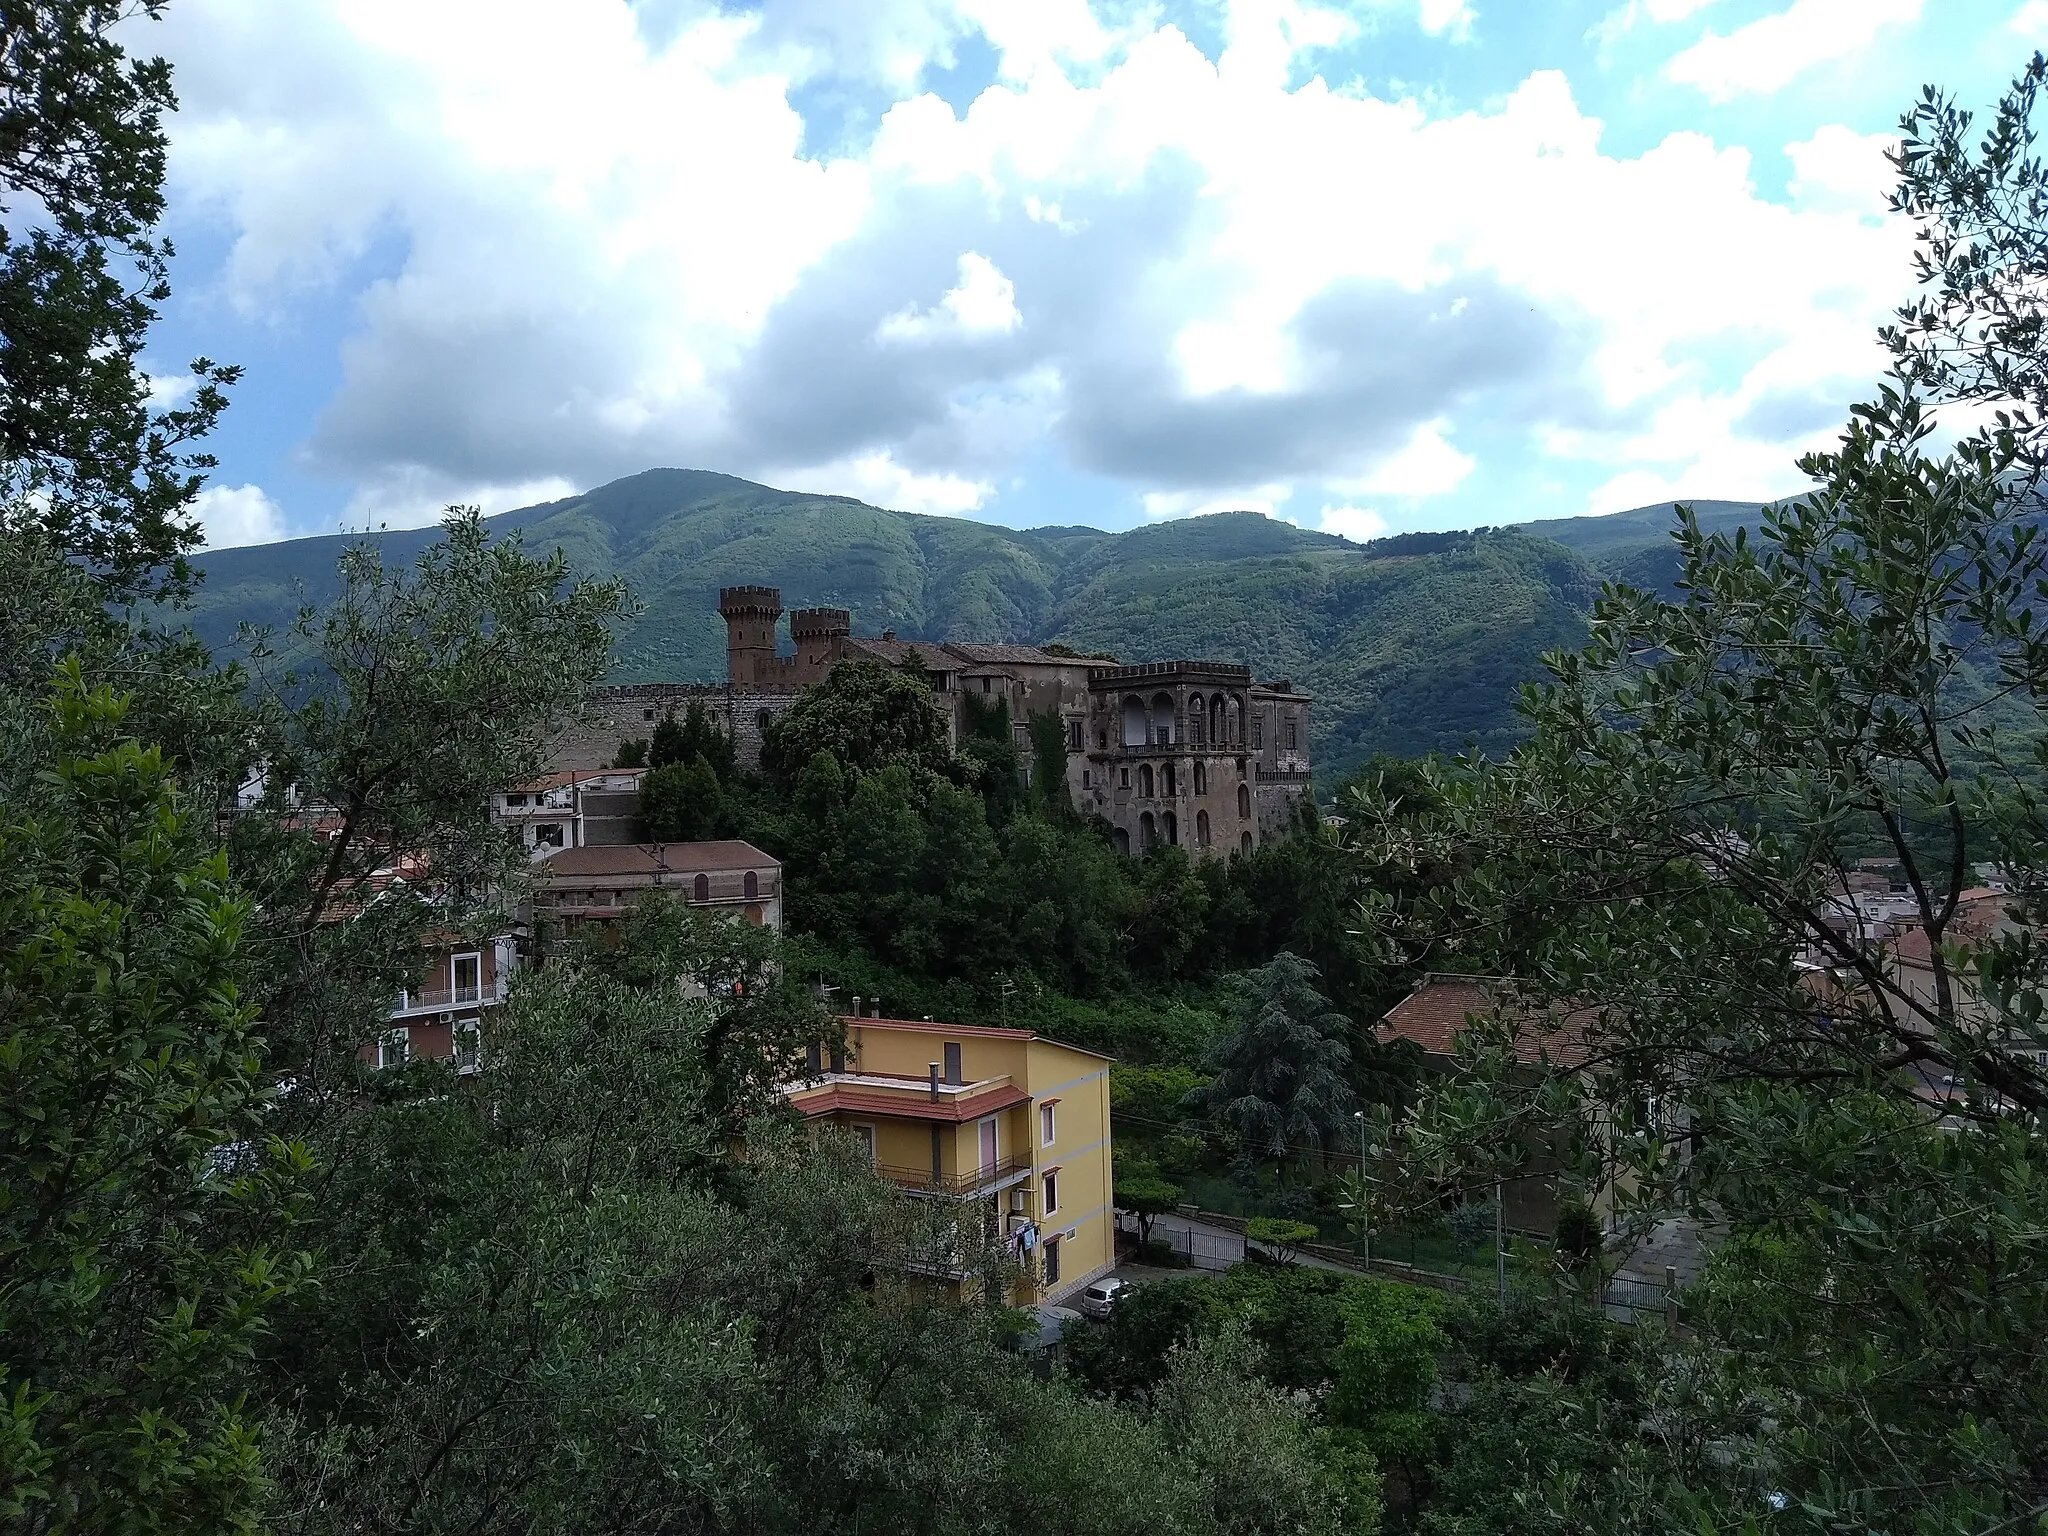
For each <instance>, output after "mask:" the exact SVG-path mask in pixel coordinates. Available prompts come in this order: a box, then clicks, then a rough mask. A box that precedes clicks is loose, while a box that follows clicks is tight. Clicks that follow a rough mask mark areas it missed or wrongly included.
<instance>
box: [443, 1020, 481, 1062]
mask: <svg viewBox="0 0 2048 1536" xmlns="http://www.w3.org/2000/svg"><path fill="white" fill-rule="evenodd" d="M465 1040H467V1041H468V1042H469V1043H470V1045H471V1047H472V1055H473V1059H472V1060H471V1061H469V1062H467V1063H465V1062H464V1061H463V1059H462V1047H463V1042H464V1041H465ZM448 1047H449V1052H450V1054H451V1055H452V1056H453V1057H454V1060H455V1070H456V1071H457V1072H465V1071H471V1072H481V1071H482V1070H483V1068H484V1027H483V1021H482V1020H480V1019H457V1020H456V1021H455V1026H454V1028H452V1029H450V1030H449V1031H448Z"/></svg>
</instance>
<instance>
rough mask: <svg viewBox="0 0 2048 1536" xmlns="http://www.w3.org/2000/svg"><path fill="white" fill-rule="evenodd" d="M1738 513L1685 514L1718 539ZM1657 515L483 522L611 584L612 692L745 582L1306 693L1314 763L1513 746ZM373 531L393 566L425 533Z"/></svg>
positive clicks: (252, 574) (727, 487) (283, 586)
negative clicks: (1541, 679)
mask: <svg viewBox="0 0 2048 1536" xmlns="http://www.w3.org/2000/svg"><path fill="white" fill-rule="evenodd" d="M1754 512H1755V508H1754V506H1752V505H1749V504H1744V503H1726V502H1721V503H1703V504H1701V515H1702V519H1703V520H1711V521H1712V522H1713V523H1714V525H1715V526H1723V525H1732V524H1733V522H1735V521H1737V520H1739V519H1740V518H1742V517H1745V516H1749V515H1753V514H1754ZM1670 516H1671V513H1670V508H1669V506H1668V505H1667V506H1663V507H1654V508H1643V509H1641V510H1640V511H1637V512H1629V513H1622V514H1619V515H1618V516H1616V517H1612V518H1574V519H1566V520H1561V521H1556V522H1551V523H1535V524H1529V525H1526V526H1525V527H1523V528H1518V529H1516V528H1509V529H1489V530H1482V531H1480V532H1478V533H1469V534H1411V535H1403V536H1398V537H1395V538H1391V539H1382V540H1379V541H1376V542H1375V543H1372V544H1367V545H1359V544H1352V543H1349V542H1347V541H1345V540H1343V539H1339V538H1336V537H1334V536H1332V535H1329V534H1322V533H1311V532H1308V531H1306V530H1303V529H1300V528H1296V527H1294V526H1293V525H1292V524H1290V523H1283V522H1279V521H1276V520H1274V519H1271V518H1266V517H1261V516H1259V515H1257V514H1255V513H1249V512H1237V513H1223V514H1219V515H1216V516H1212V517H1200V518H1189V519H1185V520H1181V521H1175V522H1168V523H1159V524H1154V525H1151V526H1148V527H1143V528H1137V529H1133V530H1131V531H1129V532H1127V533H1117V534H1111V533H1103V532H1101V531H1099V530H1097V529H1092V528H1074V527H1064V528H1035V529H1026V530H1017V529H1009V528H998V527H994V526H991V525H989V524H986V523H976V522H969V521H966V520H963V519H957V518H943V517H922V516H917V515H914V514H911V513H905V512H890V511H885V510H883V509H880V508H877V507H870V506H867V505H865V504H863V503H861V502H858V501H853V500H851V499H848V498H846V497H839V496H810V495H802V494H797V493H793V492H787V491H777V490H771V489H769V488H768V487H766V486H761V485H755V484H753V483H751V482H749V481H745V480H739V479H735V478H733V477H732V476H729V475H718V474H711V473H708V472H705V471H700V470H670V469H663V470H650V471H648V472H647V473H645V474H640V475H634V476H631V477H630V478H628V479H625V480H618V481H614V482H613V483H612V484H610V485H605V486H600V487H599V488H597V489H596V490H593V491H590V492H588V493H587V494H585V495H581V496H572V497H569V498H567V499H565V500H562V501H556V502H549V503H547V504H545V505H542V506H536V507H526V508H522V509H521V510H519V511H516V512H508V513H505V514H504V515H503V516H501V517H497V518H493V519H492V520H491V523H492V526H493V527H494V528H498V529H503V530H511V529H517V530H519V531H520V532H521V533H523V534H524V536H525V538H526V539H527V541H528V543H529V544H530V545H532V546H536V547H539V548H543V549H550V548H556V547H559V548H561V549H562V550H564V551H565V552H566V553H567V554H568V556H569V558H570V559H571V561H572V562H573V563H574V564H575V566H576V567H577V568H578V569H579V570H581V571H587V572H592V573H611V572H617V573H619V574H621V575H623V576H625V578H626V579H627V581H628V582H629V583H630V584H631V586H632V589H633V593H634V596H635V597H636V598H637V599H638V601H639V603H640V605H641V608H640V612H639V613H638V614H637V616H636V617H634V618H633V619H632V620H630V621H628V622H627V623H625V624H624V625H622V626H621V628H620V631H619V634H618V661H617V666H616V668H615V670H614V674H613V675H614V678H615V680H616V681H619V682H643V681H653V680H678V681H689V680H700V681H709V680H716V679H719V678H721V677H723V675H724V671H725V630H724V625H723V624H722V622H721V621H720V619H719V617H718V612H717V597H718V589H719V588H720V587H722V586H733V585H739V584H745V583H763V584H767V585H773V586H779V587H781V588H782V592H783V600H784V602H785V603H787V604H788V605H789V606H791V607H802V606H809V605H824V606H835V607H844V608H848V609H851V610H852V612H853V616H854V624H855V628H856V630H857V631H858V632H860V633H864V634H873V633H877V632H879V631H881V630H883V629H894V630H896V631H897V632H898V633H899V634H901V635H903V636H904V637H906V638H910V639H920V640H948V639H959V640H965V639H979V640H1014V641H1034V642H1038V643H1046V642H1050V641H1064V642H1066V643H1068V644H1070V645H1074V646H1076V647H1079V648H1081V649H1085V650H1091V651H1099V650H1106V651H1112V652H1114V653H1116V654H1117V655H1119V656H1122V657H1125V658H1126V659H1130V660H1152V659H1159V658H1164V657H1172V656H1201V657H1216V658H1222V659H1232V660H1244V661H1246V662H1249V663H1250V664H1251V665H1252V667H1253V668H1254V669H1255V670H1256V671H1257V672H1258V673H1259V674H1260V675H1261V676H1267V677H1271V676H1287V677H1291V678H1292V679H1293V680H1294V681H1295V682H1296V683H1297V684H1299V685H1300V686H1302V687H1304V688H1307V689H1308V690H1309V691H1310V692H1312V693H1314V694H1315V695H1316V696H1317V699H1318V706H1317V709H1316V712H1315V744H1316V750H1317V752H1318V754H1319V758H1320V761H1321V762H1322V763H1323V764H1325V765H1327V766H1328V767H1329V768H1330V769H1332V770H1341V769H1342V768H1344V767H1346V766H1348V765H1350V764H1352V763H1355V762H1357V761H1358V760H1359V759H1360V758H1362V757H1364V756H1366V755H1368V754H1369V753H1371V752H1372V751H1373V750H1375V749H1378V748H1383V749H1386V750H1389V751H1394V752H1400V753H1419V752H1424V751H1428V750H1430V749H1432V748H1435V749H1442V750H1448V751H1456V750H1459V749H1461V748H1462V747H1464V746H1465V745H1466V744H1467V743H1469V742H1476V743H1478V744H1479V745H1481V746H1483V747H1485V748H1487V749H1488V750H1490V751H1498V750H1501V749H1502V748H1504V747H1506V746H1507V745H1508V744H1510V743H1511V742H1512V741H1513V740H1514V739H1515V736H1516V734H1517V727H1516V722H1515V717H1514V714H1513V709H1512V703H1513V697H1514V691H1515V688H1516V686H1517V685H1518V684H1519V683H1521V682H1522V681H1524V680H1526V679H1527V678H1529V677H1531V676H1533V675H1535V673H1536V671H1537V670H1538V658H1539V657H1540V656H1541V655H1542V653H1543V652H1544V651H1546V650H1548V649H1551V648H1552V647H1555V646H1561V645H1572V644H1575V643H1577V642H1578V641H1579V640H1580V639H1581V638H1582V637H1583V635H1584V631H1585V615H1586V613H1587V612H1588V610H1589V609H1590V606H1591V603H1592V599H1593V595H1594V594H1595V592H1597V590H1598V586H1599V582H1600V579H1601V577H1602V576H1603V575H1604V574H1607V573H1608V572H1610V571H1616V570H1620V569H1624V568H1628V567H1631V566H1633V565H1644V566H1645V569H1646V571H1650V575H1649V578H1648V579H1653V580H1662V579H1664V578H1662V577H1660V576H1657V575H1655V574H1654V569H1653V568H1654V567H1655V566H1656V563H1657V562H1658V561H1659V560H1660V559H1663V558H1664V556H1663V555H1662V553H1661V551H1662V546H1663V545H1664V544H1665V543H1666V539H1667V534H1666V532H1665V530H1667V529H1668V527H1669V523H1670ZM370 537H372V538H374V539H375V540H376V541H377V542H378V543H379V544H380V545H381V546H382V547H383V549H384V551H385V553H386V557H387V558H388V559H390V560H394V561H410V560H411V559H412V558H413V556H415V555H416V554H417V553H418V552H419V551H420V550H421V549H423V548H425V547H426V546H427V545H428V544H429V543H430V542H432V541H433V539H434V538H435V537H436V533H435V530H433V529H411V530H402V531H394V532H384V533H378V534H374V535H371V536H370ZM347 542H348V540H347V539H345V538H342V537H327V538H316V539H298V540H293V541H291V542H289V543H284V544H270V545H262V546H257V547H254V548H249V549H231V550H221V551H217V552H215V553H212V554H209V555H206V556H205V557H204V558H203V559H202V560H201V561H200V562H199V563H200V565H201V568H202V570H203V572H204V576H205V580H204V584H203V586H202V587H201V589H200V593H199V597H198V600H197V604H196V607H195V609H194V610H193V612H192V614H191V619H192V623H193V627H194V628H195V629H196V630H197V631H198V633H199V634H200V635H201V636H202V637H203V638H204V639H206V640H207V641H209V642H210V643H212V644H213V645H215V646H216V647H217V648H221V649H224V650H228V651H232V650H233V649H234V647H235V641H236V635H237V631H238V627H239V626H240V625H241V624H243V623H245V622H246V623H255V624H268V625H272V626H276V627H279V628H282V627H283V626H284V625H285V624H286V623H288V622H289V620H290V618H291V616H292V614H293V613H294V612H296V610H297V608H298V606H299V605H300V604H301V603H315V604H317V603H320V602H322V601H324V600H325V599H327V598H329V597H331V596H332V595H333V593H334V590H335V585H334V582H335V577H334V570H335V561H336V558H337V557H338V556H339V554H340V552H341V550H342V548H343V547H344V546H345V545H346V544H347Z"/></svg>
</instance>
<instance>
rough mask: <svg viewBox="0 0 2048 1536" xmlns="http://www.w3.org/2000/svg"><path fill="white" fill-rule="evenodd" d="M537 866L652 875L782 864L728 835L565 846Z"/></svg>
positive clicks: (575, 872) (552, 871) (563, 871)
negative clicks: (710, 839) (716, 839)
mask: <svg viewBox="0 0 2048 1536" xmlns="http://www.w3.org/2000/svg"><path fill="white" fill-rule="evenodd" d="M539 868H540V871H541V873H543V874H545V875H547V876H550V877H561V876H593V875H652V874H654V873H655V872H656V871H657V870H666V871H668V872H670V873H674V872H676V871H678V870H680V871H682V872H684V873H686V874H695V873H697V872H699V871H703V872H705V873H711V872H714V871H717V870H725V869H759V870H780V869H781V868H782V864H781V862H780V861H779V860H777V859H774V858H771V857H769V856H768V855H767V854H765V853H763V852H762V851H761V850H760V849H758V848H756V847H755V846H754V845H753V844H752V843H743V842H740V841H739V840H738V839H737V838H729V839H726V840H725V841H722V842H712V843H609V844H598V845H596V846H587V847H583V848H564V849H563V850H562V851H561V852H560V853H555V854H550V855H549V856H548V857H547V858H546V859H544V860H542V861H541V864H540V866H539Z"/></svg>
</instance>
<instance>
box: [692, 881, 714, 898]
mask: <svg viewBox="0 0 2048 1536" xmlns="http://www.w3.org/2000/svg"><path fill="white" fill-rule="evenodd" d="M710 899H711V877H710V876H709V875H699V876H698V877H697V878H696V879H694V880H692V881H691V882H690V900H692V901H709V900H710Z"/></svg>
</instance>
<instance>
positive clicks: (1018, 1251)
mask: <svg viewBox="0 0 2048 1536" xmlns="http://www.w3.org/2000/svg"><path fill="white" fill-rule="evenodd" d="M840 1022H841V1024H842V1026H843V1027H844V1030H845V1040H846V1046H845V1051H844V1054H843V1055H840V1056H835V1057H833V1058H831V1059H825V1058H823V1057H822V1056H820V1055H814V1056H813V1058H812V1061H811V1063H810V1071H809V1072H808V1074H807V1075H806V1076H805V1077H803V1078H801V1079H799V1080H798V1081H796V1082H792V1083H789V1084H787V1085H785V1086H784V1088H783V1095H784V1097H785V1099H786V1100H787V1101H788V1102H789V1104H790V1106H791V1107H792V1108H794V1109H795V1110H796V1111H797V1112H798V1113H800V1114H801V1115H803V1117H804V1118H805V1119H806V1120H807V1121H808V1122H809V1123H810V1124H811V1125H813V1126H816V1127H826V1126H829V1127H832V1128H834V1129H837V1130H840V1131H843V1132H845V1133H847V1134H848V1135H851V1136H853V1137H855V1138H856V1139H857V1140H858V1141H859V1142H860V1143H861V1145H862V1146H863V1147H864V1148H865V1150H866V1151H867V1154H868V1156H869V1157H870V1158H872V1159H873V1161H874V1165H875V1170H876V1172H878V1173H880V1174H881V1175H882V1176H883V1177H884V1178H886V1179H888V1180H890V1181H891V1182H892V1183H895V1184H897V1185H900V1186H901V1187H902V1188H903V1189H905V1190H906V1191H908V1192H910V1193H911V1194H913V1195H915V1196H917V1197H918V1198H920V1199H926V1200H941V1201H947V1202H951V1203H953V1204H955V1205H956V1206H958V1207H959V1208H960V1210H961V1213H962V1214H963V1215H968V1216H970V1217H973V1218H977V1219H978V1225H979V1226H980V1228H981V1230H982V1231H983V1232H984V1233H985V1234H987V1235H989V1236H991V1237H994V1238H996V1239H998V1240H1000V1241H1001V1242H1003V1243H1004V1244H1006V1245H1007V1246H1008V1248H1009V1249H1010V1251H1011V1253H1012V1254H1013V1255H1014V1256H1015V1257H1016V1258H1017V1259H1018V1260H1019V1261H1020V1262H1021V1263H1022V1264H1023V1266H1024V1268H1025V1271H1026V1276H1027V1278H1025V1279H1024V1280H1022V1281H1020V1282H1019V1283H1018V1285H1017V1286H1016V1287H1015V1288H1014V1289H1013V1291H1012V1292H1011V1295H1010V1298H1009V1299H1010V1300H1011V1301H1012V1302H1013V1303H1014V1304H1017V1305H1020V1306H1021V1305H1030V1304H1033V1303H1037V1302H1042V1301H1055V1300H1058V1299H1059V1298H1060V1297H1063V1296H1066V1295H1068V1294H1070V1293H1072V1292H1074V1291H1077V1290H1079V1289H1080V1288H1081V1287H1082V1286H1084V1285H1086V1284H1087V1283H1088V1282H1089V1281H1091V1280H1094V1279H1097V1278H1099V1277H1100V1276H1102V1275H1104V1274H1106V1273H1108V1271H1109V1270H1110V1269H1112V1268H1114V1267H1115V1263H1116V1227H1115V1219H1114V1216H1113V1214H1112V1206H1111V1172H1110V1132H1109V1058H1108V1057H1106V1056H1102V1055H1099V1054H1098V1053H1096V1052H1094V1051H1086V1050H1082V1049H1081V1048H1080V1047H1078V1046H1072V1045H1062V1044H1061V1043H1059V1042H1058V1041H1055V1040H1047V1039H1045V1038H1043V1037H1042V1036H1039V1035H1036V1034H1033V1033H1032V1032H1031V1031H1030V1030H1028V1029H994V1028H977V1027H974V1026H970V1025H965V1024H944V1023H934V1022H932V1021H931V1020H929V1019H924V1020H913V1019H884V1018H879V1017H870V1016H866V1015H863V1014H862V1013H861V1012H860V1004H859V1000H858V999H856V1000H855V1011H854V1012H853V1013H852V1014H851V1015H848V1016H846V1017H845V1018H843V1019H842V1020H841V1021H840ZM945 1282H946V1283H947V1284H948V1285H950V1286H951V1287H952V1288H953V1289H954V1290H955V1292H956V1294H958V1293H964V1292H965V1291H967V1290H969V1289H971V1287H972V1286H973V1284H974V1280H973V1277H972V1276H971V1275H969V1274H967V1273H966V1272H965V1271H964V1270H955V1271H951V1272H949V1273H948V1274H947V1275H946V1276H945Z"/></svg>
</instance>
